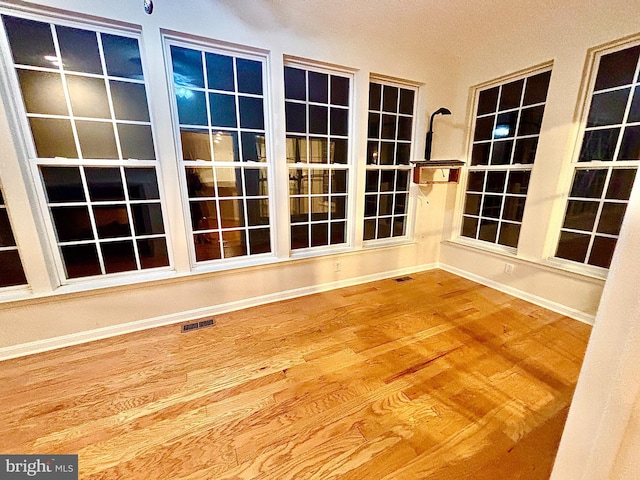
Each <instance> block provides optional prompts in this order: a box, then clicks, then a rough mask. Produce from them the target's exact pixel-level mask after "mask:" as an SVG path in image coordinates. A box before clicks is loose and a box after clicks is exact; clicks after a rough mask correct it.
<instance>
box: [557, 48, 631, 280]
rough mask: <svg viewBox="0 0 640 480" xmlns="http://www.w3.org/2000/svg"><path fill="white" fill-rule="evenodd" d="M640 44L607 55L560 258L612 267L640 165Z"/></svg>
mask: <svg viewBox="0 0 640 480" xmlns="http://www.w3.org/2000/svg"><path fill="white" fill-rule="evenodd" d="M639 56H640V45H637V46H634V47H630V48H626V49H624V50H619V51H615V52H612V53H608V54H605V55H602V56H601V57H600V58H599V61H598V69H597V75H596V78H595V82H594V86H593V91H592V93H591V96H590V104H589V107H588V109H587V111H586V121H585V128H584V133H583V135H582V143H581V147H580V151H579V154H578V158H577V159H576V161H575V162H574V172H573V183H572V186H571V190H570V192H569V198H568V200H567V205H566V209H565V216H564V221H563V224H562V228H561V230H560V238H559V241H558V247H557V250H556V254H555V256H556V257H557V258H562V259H565V260H570V261H573V262H578V263H583V264H587V265H593V266H595V267H601V268H609V265H610V264H611V258H612V257H613V251H614V249H615V246H616V242H617V239H618V235H619V234H620V227H621V226H622V220H623V218H624V214H625V211H626V208H627V204H628V202H629V196H630V195H631V188H632V186H633V182H634V180H635V176H636V172H637V170H638V161H639V160H640V85H639V84H638V58H639Z"/></svg>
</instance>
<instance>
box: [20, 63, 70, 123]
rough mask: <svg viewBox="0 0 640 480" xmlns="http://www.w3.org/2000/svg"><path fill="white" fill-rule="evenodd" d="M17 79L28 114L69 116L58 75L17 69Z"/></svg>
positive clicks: (60, 79)
mask: <svg viewBox="0 0 640 480" xmlns="http://www.w3.org/2000/svg"><path fill="white" fill-rule="evenodd" d="M18 79H19V80H20V88H21V90H22V97H23V99H24V106H25V108H26V109H27V112H28V113H41V114H48V115H68V114H69V112H68V109H67V101H66V98H65V96H64V90H63V89H62V77H61V76H60V74H59V73H51V72H36V71H33V70H22V69H19V70H18Z"/></svg>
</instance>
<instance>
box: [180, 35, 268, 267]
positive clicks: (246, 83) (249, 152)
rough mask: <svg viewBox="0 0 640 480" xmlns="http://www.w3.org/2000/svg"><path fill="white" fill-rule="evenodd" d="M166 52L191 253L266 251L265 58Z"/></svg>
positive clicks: (204, 257)
mask: <svg viewBox="0 0 640 480" xmlns="http://www.w3.org/2000/svg"><path fill="white" fill-rule="evenodd" d="M170 52H171V66H172V72H173V87H174V93H175V101H176V106H177V113H178V125H179V130H180V157H181V159H182V162H181V163H182V168H183V169H184V189H185V191H186V196H187V199H188V209H189V214H190V218H191V224H190V228H191V232H192V235H193V237H192V238H193V247H194V252H195V260H196V262H205V261H210V260H220V259H226V258H232V257H243V256H252V255H259V254H266V253H270V252H271V230H270V214H269V184H268V176H269V172H268V169H269V163H270V162H268V159H267V148H266V140H265V105H264V101H265V97H264V96H265V94H264V80H263V79H264V62H265V60H264V58H262V57H258V56H255V57H254V56H251V55H246V56H245V55H242V56H240V55H235V54H229V53H226V52H219V51H215V50H206V51H202V50H197V49H193V48H189V47H187V46H182V45H179V44H172V45H170Z"/></svg>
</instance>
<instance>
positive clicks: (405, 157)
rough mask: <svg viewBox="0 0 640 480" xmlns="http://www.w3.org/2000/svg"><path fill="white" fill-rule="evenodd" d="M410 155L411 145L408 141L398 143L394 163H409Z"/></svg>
mask: <svg viewBox="0 0 640 480" xmlns="http://www.w3.org/2000/svg"><path fill="white" fill-rule="evenodd" d="M410 156H411V145H410V144H408V143H398V145H397V151H396V165H409V158H410Z"/></svg>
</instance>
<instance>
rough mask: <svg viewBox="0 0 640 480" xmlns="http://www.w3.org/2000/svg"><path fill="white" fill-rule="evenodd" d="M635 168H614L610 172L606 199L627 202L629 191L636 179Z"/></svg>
mask: <svg viewBox="0 0 640 480" xmlns="http://www.w3.org/2000/svg"><path fill="white" fill-rule="evenodd" d="M636 172H637V169H636V168H616V169H614V170H613V171H612V172H611V179H610V180H609V186H608V187H607V194H606V198H607V199H615V200H629V197H630V196H631V189H632V188H633V182H634V180H635V178H636Z"/></svg>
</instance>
